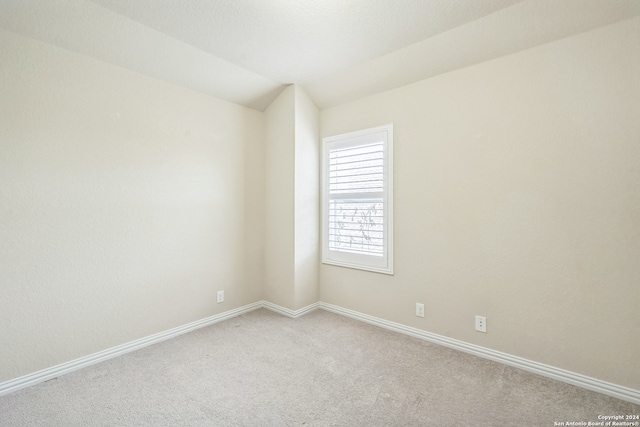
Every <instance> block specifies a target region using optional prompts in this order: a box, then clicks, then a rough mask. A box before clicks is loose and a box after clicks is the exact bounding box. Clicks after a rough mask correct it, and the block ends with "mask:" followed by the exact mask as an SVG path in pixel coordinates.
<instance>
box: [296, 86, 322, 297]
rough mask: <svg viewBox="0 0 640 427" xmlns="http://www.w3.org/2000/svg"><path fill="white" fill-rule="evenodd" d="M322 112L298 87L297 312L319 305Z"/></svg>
mask: <svg viewBox="0 0 640 427" xmlns="http://www.w3.org/2000/svg"><path fill="white" fill-rule="evenodd" d="M319 133H320V130H319V111H318V108H317V107H316V106H315V104H314V103H313V101H312V100H311V98H309V96H308V95H307V93H306V92H305V91H304V89H302V88H301V87H299V86H296V87H295V288H296V289H295V309H300V308H303V307H306V306H308V305H309V304H313V303H315V302H317V301H318V265H319V262H320V243H319V238H320V231H319V230H320V214H319V212H320V203H319V200H320V145H319V137H318V135H319Z"/></svg>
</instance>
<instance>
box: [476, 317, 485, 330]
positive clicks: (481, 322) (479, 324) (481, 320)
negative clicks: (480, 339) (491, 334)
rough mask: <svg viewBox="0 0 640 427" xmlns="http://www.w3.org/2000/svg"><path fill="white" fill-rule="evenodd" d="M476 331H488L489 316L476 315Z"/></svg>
mask: <svg viewBox="0 0 640 427" xmlns="http://www.w3.org/2000/svg"><path fill="white" fill-rule="evenodd" d="M476 331H478V332H484V333H485V334H486V333H487V318H486V317H484V316H476Z"/></svg>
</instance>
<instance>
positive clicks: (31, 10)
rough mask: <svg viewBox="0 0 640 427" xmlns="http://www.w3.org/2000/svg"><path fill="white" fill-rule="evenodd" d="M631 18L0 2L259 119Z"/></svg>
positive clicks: (278, 0) (449, 7)
mask: <svg viewBox="0 0 640 427" xmlns="http://www.w3.org/2000/svg"><path fill="white" fill-rule="evenodd" d="M639 14H640V1H638V0H524V1H523V0H316V1H311V0H306V1H305V0H217V1H212V0H180V1H178V0H136V1H131V0H0V28H2V29H5V30H8V31H12V32H15V33H18V34H21V35H24V36H27V37H31V38H34V39H38V40H41V41H43V42H46V43H48V44H51V45H54V46H58V47H61V48H64V49H68V50H70V51H73V52H76V53H79V54H82V55H86V56H90V57H93V58H95V59H98V60H101V61H106V62H109V63H112V64H115V65H118V66H121V67H125V68H128V69H131V70H133V71H136V72H140V73H143V74H146V75H149V76H151V77H154V78H158V79H162V80H165V81H168V82H171V83H175V84H178V85H181V86H185V87H188V88H191V89H193V90H196V91H200V92H203V93H206V94H209V95H213V96H215V97H218V98H222V99H226V100H228V101H231V102H235V103H239V104H242V105H246V106H248V107H251V108H255V109H258V110H264V109H265V108H266V107H267V106H268V105H269V103H270V102H271V101H272V100H273V99H274V97H275V96H277V94H278V93H279V92H280V91H281V90H282V89H283V88H284V87H285V86H286V85H287V84H291V83H296V84H299V85H301V86H303V87H305V88H306V90H307V92H308V93H309V95H310V96H311V97H312V99H313V100H314V101H315V102H316V104H317V105H318V106H319V107H320V108H325V107H330V106H332V105H337V104H339V103H342V102H347V101H350V100H353V99H357V98H360V97H362V96H366V95H370V94H373V93H377V92H380V91H384V90H388V89H392V88H395V87H399V86H402V85H405V84H408V83H412V82H415V81H418V80H422V79H425V78H427V77H431V76H434V75H437V74H440V73H444V72H447V71H451V70H454V69H456V68H460V67H465V66H468V65H472V64H475V63H479V62H482V61H486V60H489V59H492V58H496V57H499V56H502V55H506V54H509V53H513V52H517V51H520V50H523V49H527V48H530V47H533V46H536V45H539V44H542V43H547V42H550V41H553V40H557V39H560V38H563V37H567V36H570V35H573V34H577V33H580V32H583V31H587V30H590V29H593V28H597V27H600V26H604V25H607V24H611V23H613V22H616V21H619V20H622V19H627V18H631V17H633V16H636V15H639Z"/></svg>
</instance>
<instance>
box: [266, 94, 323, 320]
mask: <svg viewBox="0 0 640 427" xmlns="http://www.w3.org/2000/svg"><path fill="white" fill-rule="evenodd" d="M318 121H319V112H318V109H317V108H316V106H315V105H314V104H313V102H312V101H311V99H310V98H309V96H308V95H307V94H306V93H305V92H304V90H303V89H302V88H300V87H299V86H295V85H291V86H289V87H287V88H286V89H285V90H284V91H282V93H281V94H280V95H279V96H278V98H277V99H276V100H275V101H274V102H273V103H272V104H271V105H270V106H269V108H267V110H266V111H265V129H266V137H265V141H266V148H265V176H266V180H265V182H266V186H265V206H266V216H265V236H266V240H265V272H266V275H265V287H264V298H265V299H266V300H267V301H269V302H272V303H275V304H278V305H280V306H282V307H285V308H288V309H290V310H297V309H299V308H302V307H305V306H307V305H309V304H312V303H314V302H317V301H318V261H319V258H318V253H319V246H318V235H319V232H318V227H319V219H318V218H319V217H318V215H319V214H318V212H319V204H318V197H319V190H318V182H319V181H318V180H319V178H318V173H319V165H318V161H319V157H318V156H319V154H318V153H319V151H318V150H319V146H318V132H319V128H318Z"/></svg>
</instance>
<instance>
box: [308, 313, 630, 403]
mask: <svg viewBox="0 0 640 427" xmlns="http://www.w3.org/2000/svg"><path fill="white" fill-rule="evenodd" d="M319 308H321V309H323V310H327V311H331V312H333V313H336V314H340V315H343V316H347V317H351V318H353V319H357V320H361V321H363V322H366V323H370V324H372V325H376V326H379V327H381V328H385V329H389V330H391V331H395V332H400V333H401V334H405V335H409V336H412V337H414V338H419V339H422V340H425V341H429V342H432V343H435V344H440V345H443V346H446V347H449V348H453V349H455V350H460V351H463V352H465V353H469V354H473V355H475V356H479V357H483V358H485V359H490V360H493V361H495V362H499V363H503V364H505V365H509V366H513V367H515V368H519V369H522V370H525V371H528V372H532V373H534V374H538V375H542V376H544V377H548V378H552V379H554V380H558V381H562V382H565V383H568V384H571V385H575V386H577V387H581V388H585V389H587V390H591V391H595V392H598V393H602V394H605V395H607V396H611V397H615V398H617V399H620V400H625V401H627V402H631V403H635V404H636V405H640V390H634V389H631V388H628V387H623V386H620V385H617V384H612V383H609V382H606V381H601V380H598V379H596V378H591V377H587V376H585V375H582V374H577V373H575V372H570V371H566V370H564V369H560V368H555V367H553V366H549V365H545V364H543V363H538V362H534V361H532V360H527V359H524V358H522V357H518V356H512V355H510V354H507V353H502V352H499V351H496V350H491V349H489V348H485V347H481V346H478V345H475V344H469V343H466V342H464V341H458V340H456V339H453V338H448V337H445V336H442V335H438V334H434V333H431V332H426V331H423V330H421V329H417V328H412V327H410V326H405V325H402V324H400V323H394V322H390V321H388V320H384V319H380V318H378V317H374V316H369V315H368V314H363V313H359V312H357V311H353V310H349V309H346V308H342V307H339V306H337V305H332V304H327V303H324V302H321V303H319Z"/></svg>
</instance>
